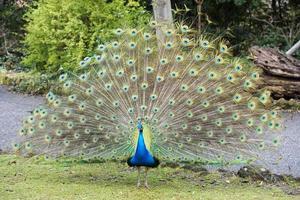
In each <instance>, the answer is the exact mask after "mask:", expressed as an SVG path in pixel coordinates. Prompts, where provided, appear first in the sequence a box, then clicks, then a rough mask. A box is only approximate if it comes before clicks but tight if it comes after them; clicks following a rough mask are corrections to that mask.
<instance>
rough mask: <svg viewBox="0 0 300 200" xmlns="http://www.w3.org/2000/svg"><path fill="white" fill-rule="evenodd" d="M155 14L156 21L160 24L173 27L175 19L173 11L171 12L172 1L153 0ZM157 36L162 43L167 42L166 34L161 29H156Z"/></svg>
mask: <svg viewBox="0 0 300 200" xmlns="http://www.w3.org/2000/svg"><path fill="white" fill-rule="evenodd" d="M152 5H153V12H154V18H155V21H157V22H158V24H160V25H161V24H164V25H167V26H172V24H173V17H172V10H171V1H170V0H153V3H152ZM156 36H157V39H158V40H159V41H161V42H164V41H165V37H164V34H163V32H162V30H161V29H160V28H159V26H158V28H157V29H156Z"/></svg>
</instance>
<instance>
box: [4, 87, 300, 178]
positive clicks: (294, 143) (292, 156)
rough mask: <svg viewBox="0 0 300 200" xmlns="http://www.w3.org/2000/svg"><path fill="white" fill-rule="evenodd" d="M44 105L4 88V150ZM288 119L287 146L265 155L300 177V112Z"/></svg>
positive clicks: (279, 170)
mask: <svg viewBox="0 0 300 200" xmlns="http://www.w3.org/2000/svg"><path fill="white" fill-rule="evenodd" d="M42 102H43V97H40V96H37V97H36V96H25V95H21V94H14V93H10V92H8V91H7V90H6V88H5V87H3V86H0V149H2V150H8V149H9V148H10V147H11V143H12V142H13V141H15V140H17V139H18V138H17V134H16V133H17V131H18V129H19V128H20V126H21V121H22V119H23V117H24V116H27V115H28V114H29V112H30V111H32V110H33V109H34V108H35V107H36V106H37V105H39V104H41V103H42ZM284 117H285V126H286V127H288V128H286V129H284V130H283V131H282V134H283V136H284V141H283V144H282V145H281V146H280V149H279V150H278V152H277V153H276V154H273V153H264V154H262V155H261V156H263V157H264V158H265V159H266V160H268V161H269V164H268V167H267V168H268V169H270V170H271V171H273V172H274V173H277V174H288V175H293V176H295V177H300V113H293V114H292V113H285V114H284ZM278 155H280V156H278ZM278 157H282V159H281V161H280V162H279V163H278V164H274V163H273V160H277V158H278Z"/></svg>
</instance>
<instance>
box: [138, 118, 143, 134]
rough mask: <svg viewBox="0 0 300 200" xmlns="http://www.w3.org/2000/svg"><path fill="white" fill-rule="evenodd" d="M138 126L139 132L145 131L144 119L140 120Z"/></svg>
mask: <svg viewBox="0 0 300 200" xmlns="http://www.w3.org/2000/svg"><path fill="white" fill-rule="evenodd" d="M137 128H138V130H139V132H141V131H143V125H142V121H141V120H139V121H138V125H137Z"/></svg>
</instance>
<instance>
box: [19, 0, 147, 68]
mask: <svg viewBox="0 0 300 200" xmlns="http://www.w3.org/2000/svg"><path fill="white" fill-rule="evenodd" d="M25 19H26V20H27V21H28V24H27V25H26V27H25V28H26V31H27V34H26V37H25V41H24V43H25V45H26V53H27V54H26V56H25V58H24V60H23V63H24V64H25V65H26V66H27V67H29V68H31V69H34V70H35V71H39V72H46V73H53V72H56V71H57V70H58V69H60V68H63V69H64V71H68V70H70V71H74V69H75V68H76V67H77V66H78V64H79V62H80V60H82V59H83V57H84V56H88V55H89V56H91V55H93V50H94V49H95V47H96V45H97V44H98V43H102V42H105V41H107V40H108V39H109V38H110V37H111V36H112V32H111V29H114V28H117V27H120V26H124V25H126V26H141V25H143V24H144V23H145V22H146V21H147V20H148V19H149V14H148V13H146V12H145V11H144V9H143V8H142V7H140V6H139V4H138V3H137V2H135V1H133V0H132V1H129V2H128V3H127V4H126V5H125V3H124V1H123V0H113V1H111V2H107V1H105V0H86V1H74V0H40V1H38V3H36V4H35V5H34V6H33V7H32V8H31V9H30V11H29V12H28V13H27V14H26V15H25Z"/></svg>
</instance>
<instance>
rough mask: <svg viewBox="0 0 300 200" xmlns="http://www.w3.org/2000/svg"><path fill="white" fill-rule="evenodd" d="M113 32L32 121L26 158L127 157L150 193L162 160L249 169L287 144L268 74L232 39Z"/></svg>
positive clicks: (174, 31) (179, 26) (165, 30)
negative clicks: (238, 51)
mask: <svg viewBox="0 0 300 200" xmlns="http://www.w3.org/2000/svg"><path fill="white" fill-rule="evenodd" d="M156 30H160V31H159V32H160V33H159V34H161V35H160V36H159V37H158V33H157V32H156ZM112 32H113V37H112V39H111V42H108V43H103V44H100V45H99V46H97V49H96V51H95V54H94V55H93V56H89V57H85V58H84V59H83V60H82V61H81V62H80V63H79V65H78V66H77V67H76V70H77V71H76V73H74V72H73V73H71V72H63V73H62V74H61V75H60V76H59V78H58V82H59V88H60V91H61V92H60V95H57V94H55V92H53V91H50V92H49V93H47V94H46V103H45V104H44V105H42V106H38V107H37V108H36V109H34V110H33V111H32V113H31V114H30V116H28V117H26V118H25V119H24V121H23V126H22V128H21V129H20V135H22V136H24V137H22V138H23V140H22V142H21V143H16V144H13V147H14V149H15V150H16V151H17V152H20V153H23V154H37V155H41V154H42V155H45V156H46V157H53V158H57V157H61V156H63V157H65V156H66V157H69V158H74V159H83V160H94V159H96V160H102V161H111V160H114V161H124V162H127V164H128V165H129V166H131V167H136V168H137V169H138V180H137V186H140V185H141V184H140V174H141V167H145V182H144V185H145V186H146V187H148V183H147V172H148V169H150V168H155V167H157V166H159V164H160V163H162V162H164V163H183V164H187V165H189V164H193V165H218V166H227V165H233V164H247V163H251V162H254V161H256V160H261V159H262V158H260V157H259V156H258V154H257V152H259V151H261V150H267V149H271V150H272V149H274V148H276V147H277V146H278V145H279V143H280V135H279V134H278V131H277V130H279V129H281V128H282V125H281V120H280V116H279V114H278V109H277V108H276V107H274V106H273V100H272V98H271V93H270V92H269V91H267V90H259V89H258V86H259V84H260V83H261V78H260V71H259V70H258V69H257V68H256V67H255V66H253V64H251V62H250V61H249V60H247V59H244V58H240V57H234V56H233V55H232V49H231V48H230V47H229V46H228V42H227V41H226V40H225V39H223V38H222V37H216V36H213V35H209V34H198V33H197V32H196V31H194V30H193V29H192V28H191V27H189V26H188V25H186V24H184V23H176V24H174V25H172V26H169V25H164V24H159V23H157V22H156V21H150V23H149V25H147V26H145V27H142V28H139V29H138V28H118V29H116V30H113V31H112Z"/></svg>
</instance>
